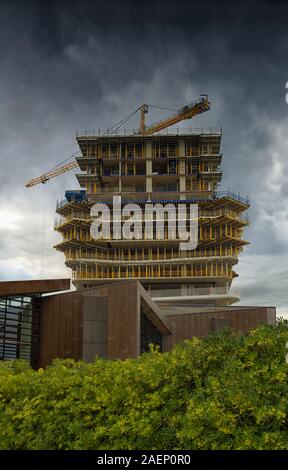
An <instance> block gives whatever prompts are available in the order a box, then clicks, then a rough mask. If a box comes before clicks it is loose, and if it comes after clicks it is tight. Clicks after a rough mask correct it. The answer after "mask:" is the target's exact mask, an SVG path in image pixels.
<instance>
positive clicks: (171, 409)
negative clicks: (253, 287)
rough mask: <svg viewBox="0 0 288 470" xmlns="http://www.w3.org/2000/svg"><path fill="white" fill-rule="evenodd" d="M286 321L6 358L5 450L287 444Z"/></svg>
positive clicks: (1, 399)
mask: <svg viewBox="0 0 288 470" xmlns="http://www.w3.org/2000/svg"><path fill="white" fill-rule="evenodd" d="M286 341H288V326H287V323H285V322H280V323H279V324H278V325H277V326H274V327H273V326H267V325H263V326H261V327H259V328H257V329H255V330H254V331H252V332H251V333H250V334H249V335H237V334H234V333H232V332H230V331H221V332H219V333H218V334H213V335H210V336H209V337H208V338H206V339H199V338H194V339H192V340H189V341H186V342H184V343H182V344H179V345H177V346H175V347H174V349H173V350H172V351H171V352H168V353H165V354H160V353H159V352H157V351H156V350H152V351H151V352H150V353H146V354H144V355H142V356H141V357H139V358H138V359H128V360H126V361H112V360H103V359H97V360H96V361H95V362H94V363H93V364H87V363H84V362H75V361H73V360H65V361H60V360H56V361H55V362H54V363H53V365H51V366H50V367H48V368H47V369H46V370H43V369H39V370H38V371H34V370H32V369H31V368H30V367H29V366H28V365H27V364H26V363H25V362H22V361H15V362H1V363H0V449H105V450H108V449H141V450H143V449H145V450H152V449H156V450H162V449H166V450H168V449H179V450H182V449H287V448H288V414H287V413H288V400H287V396H288V382H287V373H288V365H287V363H286V361H285V354H286V352H287V350H286Z"/></svg>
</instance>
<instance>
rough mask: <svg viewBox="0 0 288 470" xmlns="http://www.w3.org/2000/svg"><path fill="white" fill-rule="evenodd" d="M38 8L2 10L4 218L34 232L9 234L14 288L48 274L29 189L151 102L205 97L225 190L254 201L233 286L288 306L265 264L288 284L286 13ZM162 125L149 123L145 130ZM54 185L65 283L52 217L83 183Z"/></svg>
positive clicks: (58, 269)
mask: <svg viewBox="0 0 288 470" xmlns="http://www.w3.org/2000/svg"><path fill="white" fill-rule="evenodd" d="M40 4H42V2H27V3H26V2H25V8H24V6H23V2H20V3H19V4H18V5H17V2H13V4H11V3H5V2H1V6H0V41H1V50H0V67H1V74H0V139H1V153H0V161H1V173H0V208H1V207H6V206H7V204H8V203H9V207H10V208H11V211H12V212H13V211H15V212H17V211H18V210H19V208H20V210H22V211H25V212H26V214H25V217H27V218H28V219H27V220H29V221H28V222H27V221H26V219H25V221H23V222H22V223H21V227H20V228H19V230H15V231H14V232H13V231H10V232H9V236H7V233H6V232H5V231H4V232H3V231H2V232H1V246H2V249H1V252H0V253H1V260H2V263H6V264H5V266H7V271H6V272H7V273H8V272H9V273H10V274H9V276H12V277H13V273H14V275H15V277H16V276H17V277H19V276H23V277H25V276H28V275H29V276H31V275H33V266H37V270H38V272H36V271H37V270H36V268H35V271H34V275H35V276H36V277H37V275H39V256H40V252H41V217H42V192H43V188H42V187H38V188H33V189H31V190H27V189H25V186H24V185H25V182H26V181H27V180H28V179H29V178H31V177H34V176H36V175H38V174H41V173H43V172H44V171H47V170H48V169H50V168H51V167H53V166H55V165H56V164H57V163H59V162H61V161H62V160H64V159H65V158H66V157H68V156H69V155H71V154H72V153H73V152H74V151H75V150H77V147H76V144H75V129H77V128H90V129H91V128H92V129H94V128H98V127H102V128H107V127H109V126H110V125H111V124H114V123H115V122H117V121H118V120H120V119H121V118H122V117H123V116H125V115H126V114H128V113H129V112H131V111H132V110H133V109H136V108H137V107H138V106H139V105H140V104H141V103H142V102H149V103H152V104H153V103H154V104H185V103H186V102H189V101H190V100H192V99H193V98H195V97H197V96H198V95H199V94H200V93H203V92H204V93H205V92H207V93H208V94H209V95H210V96H211V99H212V103H213V106H212V109H211V111H210V112H209V113H206V115H203V116H201V117H198V118H195V120H194V123H193V126H195V127H199V126H213V127H219V128H220V127H221V126H223V140H222V150H223V153H224V160H223V171H224V175H223V185H222V186H223V188H227V187H230V188H234V189H235V190H236V191H240V193H242V194H243V195H244V196H246V195H249V196H250V197H251V202H252V204H251V209H250V218H251V227H249V229H248V230H247V231H246V234H245V236H246V238H247V239H248V240H250V241H251V246H250V247H249V248H247V249H246V250H245V251H244V253H243V254H242V255H241V259H240V263H239V265H238V266H237V267H236V271H237V272H239V274H240V277H239V280H237V281H236V285H239V286H240V287H241V286H243V302H246V301H251V300H253V302H254V303H257V302H258V303H259V302H261V301H262V300H261V299H263V298H265V302H267V303H268V304H277V305H280V303H281V301H280V300H279V299H281V298H282V299H286V296H285V292H286V287H287V284H286V281H283V283H279V285H278V286H275V285H273V288H272V287H271V282H270V284H269V282H268V280H267V277H266V274H265V273H264V272H263V266H265V259H266V262H267V269H268V263H269V267H270V268H271V267H273V272H274V271H275V272H277V269H279V272H282V271H283V266H282V265H281V262H283V259H286V258H285V255H286V254H287V241H286V238H287V237H286V238H285V234H286V235H287V236H288V228H287V212H285V208H286V206H287V197H288V192H287V184H286V171H287V162H286V151H287V149H285V129H286V128H287V118H288V114H287V113H288V107H287V104H286V103H285V99H284V98H285V83H286V81H287V80H288V75H287V67H286V57H287V47H288V34H287V31H286V29H287V28H286V18H287V12H288V8H287V6H286V5H285V4H284V3H277V2H276V5H275V3H274V7H273V6H272V4H271V3H270V2H263V3H262V4H261V8H260V6H259V5H256V6H255V7H253V6H252V5H251V4H249V3H248V2H245V3H243V2H241V4H240V3H239V4H236V5H235V2H233V5H232V4H231V2H218V5H217V6H215V2H201V3H200V2H193V6H191V3H190V2H184V1H180V2H177V4H175V2H173V3H172V2H165V7H164V2H162V1H157V2H148V3H146V6H145V7H144V6H143V7H140V6H137V5H136V4H135V3H134V4H131V2H116V3H113V2H109V5H107V6H106V5H105V4H103V3H102V4H100V3H98V2H97V3H94V2H73V1H71V2H63V1H62V2H61V1H58V2H49V3H44V6H43V5H42V6H41V7H40ZM21 5H22V6H21ZM162 116H163V113H162V112H161V111H154V112H153V113H152V112H151V113H149V115H148V119H150V120H156V119H158V118H161V117H162ZM132 124H133V125H134V126H137V124H138V123H137V120H135V121H134V122H133V123H132ZM279 129H283V130H284V131H283V135H282V136H281V137H280V138H278V137H277V135H276V131H277V130H279ZM275 151H276V154H275ZM279 164H282V166H283V174H282V175H280V176H279V175H278V173H277V165H279ZM47 187H48V189H47V191H48V194H47V217H48V216H49V223H47V236H46V250H47V263H46V266H47V268H46V273H47V275H49V276H52V275H55V273H59V275H67V274H70V271H69V270H67V269H66V268H65V266H64V260H63V257H62V255H61V254H58V253H55V251H53V248H52V247H53V244H55V243H56V242H57V239H58V235H57V234H56V233H54V231H53V219H54V211H55V203H56V199H57V198H61V197H63V195H64V190H65V189H68V188H77V182H76V180H75V178H74V176H73V173H70V174H66V175H62V176H61V177H59V178H57V179H55V180H53V181H51V182H50V183H49V184H48V185H47ZM260 255H261V257H262V258H261V260H262V261H261V263H262V264H261V266H262V270H260V271H258V269H257V266H256V264H257V263H256V260H257V256H260ZM281 255H282V256H283V258H282V261H281ZM254 256H255V258H253V257H254ZM251 259H255V263H251V262H250V260H251ZM13 260H14V264H13ZM253 272H254V278H253V275H252V274H253ZM7 275H8V274H7ZM2 276H3V271H2ZM251 276H252V278H251ZM247 279H249V283H250V285H249V286H247ZM263 286H265V288H264V291H263ZM263 292H266V294H265V297H263ZM244 297H246V300H245V298H244ZM249 299H250V300H249ZM281 305H282V304H281ZM281 308H282V307H281Z"/></svg>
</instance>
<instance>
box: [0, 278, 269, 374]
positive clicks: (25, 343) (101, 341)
mask: <svg viewBox="0 0 288 470" xmlns="http://www.w3.org/2000/svg"><path fill="white" fill-rule="evenodd" d="M69 288H70V279H49V280H27V281H7V282H0V359H2V360H13V359H17V358H19V359H25V360H27V361H29V362H30V363H31V365H32V366H33V367H34V368H35V369H37V368H39V367H46V366H47V365H49V364H51V362H52V361H53V360H54V359H56V358H61V359H65V358H72V359H75V360H85V361H87V362H94V360H95V358H96V357H101V358H104V359H127V358H136V357H138V356H139V355H141V354H143V353H144V352H146V351H148V350H149V348H150V345H151V344H152V345H154V346H157V347H158V348H159V350H160V351H161V352H166V351H169V350H171V349H172V348H173V346H174V345H175V344H176V343H179V342H181V341H183V340H186V339H190V338H192V337H193V336H198V337H205V336H206V335H207V334H208V333H209V332H211V331H216V330H219V329H222V328H230V329H232V330H234V331H237V332H243V333H246V332H248V331H249V330H250V329H252V328H255V327H256V326H257V325H259V324H260V323H268V324H274V323H275V320H276V311H275V307H233V306H232V307H230V306H224V307H193V308H191V307H183V310H182V312H175V309H174V308H173V307H172V306H170V311H169V312H166V313H163V311H162V310H161V309H160V308H159V306H158V305H157V304H156V303H155V302H154V301H153V299H152V298H151V297H150V296H149V294H148V292H147V291H146V290H145V289H144V288H143V287H142V285H141V284H140V283H139V282H138V281H136V280H126V281H125V280H120V281H115V280H113V282H109V283H106V284H102V285H97V286H95V287H92V288H85V289H82V290H76V291H69ZM61 291H62V292H61ZM65 291H66V292H65Z"/></svg>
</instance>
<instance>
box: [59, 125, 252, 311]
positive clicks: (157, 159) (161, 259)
mask: <svg viewBox="0 0 288 470" xmlns="http://www.w3.org/2000/svg"><path fill="white" fill-rule="evenodd" d="M77 142H78V144H79V147H80V152H81V155H80V156H79V157H78V158H77V162H78V165H79V169H80V171H81V172H80V173H78V174H77V175H76V177H77V180H78V182H79V184H80V187H81V188H82V189H80V190H76V191H66V193H65V199H64V200H62V201H59V202H58V203H57V209H56V212H57V214H58V218H57V220H56V223H55V228H56V230H57V231H58V232H59V233H60V234H61V235H62V241H61V242H60V243H58V244H57V245H56V249H57V250H59V251H61V252H63V253H64V255H65V263H66V265H67V266H68V267H70V268H71V269H72V278H73V283H74V285H75V286H76V288H77V289H81V288H87V287H93V286H100V285H101V284H103V283H107V282H113V281H119V280H121V279H122V280H123V279H126V280H127V279H131V280H138V281H140V283H141V284H142V286H143V287H144V288H145V289H146V290H147V291H148V293H149V294H150V296H151V297H152V298H153V299H154V301H155V302H156V303H157V304H158V305H159V306H160V307H161V308H162V309H164V310H165V309H166V308H168V307H169V306H171V305H172V306H173V305H174V306H175V307H176V306H177V307H179V306H187V305H190V306H193V305H196V306H197V305H201V306H225V305H231V304H233V303H234V302H236V301H237V300H239V292H238V291H237V290H233V288H232V289H231V283H232V281H233V279H234V278H235V277H236V276H237V274H236V272H235V271H234V266H235V265H236V264H237V263H238V256H239V253H240V252H241V251H242V249H243V247H244V246H245V245H246V244H247V242H246V241H245V240H243V239H242V234H243V229H244V228H245V226H246V225H247V224H248V219H247V216H246V214H245V213H246V210H247V208H248V207H249V201H248V200H247V199H244V198H242V197H240V196H239V195H235V194H233V193H231V192H220V191H219V188H218V186H219V183H220V181H221V177H222V173H221V161H222V154H221V149H220V144H221V132H219V131H215V130H213V129H208V130H206V131H204V130H200V131H192V130H190V131H189V132H188V131H187V132H184V133H183V134H180V133H178V134H175V133H174V134H169V133H167V132H166V133H165V134H161V133H159V134H156V135H152V136H143V135H141V134H136V133H135V134H133V133H127V134H126V135H113V134H112V135H107V134H105V133H101V132H99V133H98V134H97V135H96V133H95V132H80V133H79V134H78V135H77ZM115 195H119V196H121V203H122V206H124V204H127V203H137V204H139V205H140V206H143V205H144V204H145V203H147V202H151V203H153V204H156V203H161V204H163V205H166V204H169V203H173V204H174V205H175V206H176V208H177V206H178V205H179V204H187V205H188V204H191V203H194V204H197V205H198V211H199V219H198V223H199V228H198V246H197V248H196V249H194V250H191V251H181V250H180V249H179V239H177V238H176V239H175V240H171V239H169V238H168V230H167V225H168V220H167V219H166V220H165V221H164V237H161V238H159V239H157V234H155V235H156V236H155V239H153V240H149V239H145V237H143V238H142V239H141V240H124V239H117V240H113V239H112V238H110V239H107V238H106V239H105V238H102V239H100V240H94V239H93V238H92V237H91V234H90V227H91V223H92V219H91V215H90V209H91V207H92V206H93V204H94V203H95V202H100V203H105V204H106V205H108V206H112V202H113V196H115Z"/></svg>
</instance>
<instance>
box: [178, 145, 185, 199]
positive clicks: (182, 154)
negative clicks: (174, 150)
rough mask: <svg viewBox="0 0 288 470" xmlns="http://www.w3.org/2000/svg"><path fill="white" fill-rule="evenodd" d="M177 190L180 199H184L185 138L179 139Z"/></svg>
mask: <svg viewBox="0 0 288 470" xmlns="http://www.w3.org/2000/svg"><path fill="white" fill-rule="evenodd" d="M179 156H180V159H179V190H180V199H181V200H182V201H185V200H186V194H185V191H186V170H185V157H186V154H185V140H184V139H181V140H180V141H179Z"/></svg>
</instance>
